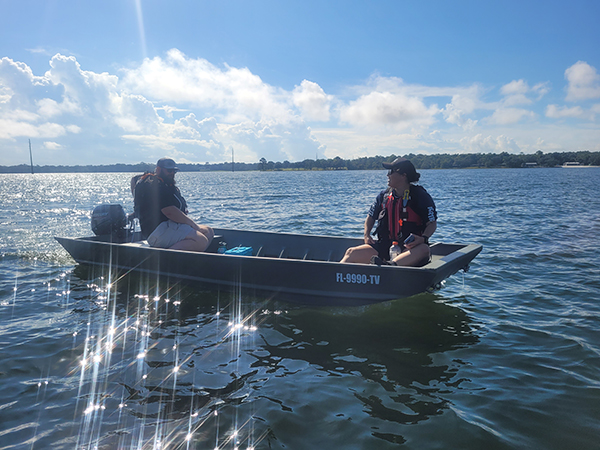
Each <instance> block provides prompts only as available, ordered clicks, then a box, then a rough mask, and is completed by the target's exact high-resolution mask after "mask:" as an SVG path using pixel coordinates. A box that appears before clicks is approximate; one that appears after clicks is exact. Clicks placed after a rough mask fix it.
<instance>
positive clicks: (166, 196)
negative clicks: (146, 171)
mask: <svg viewBox="0 0 600 450" xmlns="http://www.w3.org/2000/svg"><path fill="white" fill-rule="evenodd" d="M167 206H175V207H176V208H178V209H180V210H181V211H183V212H184V213H187V203H186V202H185V199H184V198H183V197H182V196H181V192H180V191H179V188H178V187H177V186H175V185H174V184H166V183H165V182H164V181H163V180H162V179H161V178H159V177H157V176H156V175H154V174H150V175H146V176H144V177H143V178H142V179H141V180H139V181H138V182H137V184H136V185H135V191H134V209H135V214H136V216H137V217H138V219H139V220H140V227H141V229H142V236H143V237H144V238H147V237H148V236H149V235H150V234H152V232H153V231H154V230H155V229H156V227H157V226H159V225H160V224H161V223H162V222H166V221H167V220H169V219H168V217H167V216H165V215H164V214H163V213H162V211H161V210H162V209H163V208H166V207H167Z"/></svg>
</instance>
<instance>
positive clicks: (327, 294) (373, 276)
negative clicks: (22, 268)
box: [56, 228, 482, 306]
mask: <svg viewBox="0 0 600 450" xmlns="http://www.w3.org/2000/svg"><path fill="white" fill-rule="evenodd" d="M56 240H57V241H58V242H59V243H60V244H61V245H62V246H63V247H64V248H65V250H66V251H67V252H68V253H69V254H70V255H71V256H72V257H73V259H74V260H75V261H76V262H77V263H79V264H82V265H94V266H105V267H110V268H111V270H114V269H118V270H122V271H128V272H129V271H134V272H141V273H146V274H151V275H156V276H164V277H169V280H180V281H182V282H191V283H197V284H200V285H204V286H208V287H211V288H216V289H224V290H234V289H241V292H242V293H248V294H252V295H256V296H266V298H273V299H276V300H283V301H289V302H294V303H301V304H305V305H315V306H317V305H323V306H336V305H339V306H342V305H343V306H352V305H368V304H372V303H379V302H385V301H390V300H395V299H399V298H403V297H409V296H412V295H416V294H419V293H422V292H425V291H427V290H429V289H435V288H439V287H440V283H441V282H442V281H444V280H445V279H446V278H448V277H450V276H451V275H453V274H455V273H456V272H458V271H459V270H461V269H462V270H465V271H466V270H467V269H468V268H469V263H470V262H471V261H472V260H473V259H474V258H475V257H476V256H477V255H478V254H479V252H481V249H482V246H481V245H477V244H449V243H434V244H432V245H431V253H432V257H431V261H430V262H429V263H428V264H426V265H424V266H422V267H396V266H376V265H369V264H342V263H340V262H339V260H340V259H341V258H342V257H343V255H344V252H345V251H346V249H347V248H348V247H352V246H356V245H359V244H362V243H363V241H362V239H357V238H347V237H337V236H317V235H306V234H292V233H275V232H266V231H246V230H236V229H225V228H222V229H219V228H216V229H215V239H214V240H213V242H212V243H211V245H210V247H209V248H208V249H207V250H206V251H205V252H202V253H198V252H188V251H182V250H169V249H160V248H152V247H150V246H148V244H147V242H146V241H143V240H142V236H141V235H140V233H139V232H137V231H133V230H129V231H126V232H124V233H118V234H115V233H112V234H104V235H96V236H91V237H79V238H68V237H56ZM220 243H226V244H227V246H228V247H229V248H230V249H231V248H232V247H246V248H247V247H251V248H252V252H251V254H249V255H239V254H227V253H220V252H219V244H220Z"/></svg>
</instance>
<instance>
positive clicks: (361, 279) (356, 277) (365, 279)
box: [335, 272, 380, 284]
mask: <svg viewBox="0 0 600 450" xmlns="http://www.w3.org/2000/svg"><path fill="white" fill-rule="evenodd" d="M379 278H380V276H379V275H366V274H364V273H341V272H337V273H336V274H335V281H336V282H337V283H350V284H379Z"/></svg>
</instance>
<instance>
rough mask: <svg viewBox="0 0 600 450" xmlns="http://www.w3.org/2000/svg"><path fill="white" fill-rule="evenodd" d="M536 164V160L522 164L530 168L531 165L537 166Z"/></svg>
mask: <svg viewBox="0 0 600 450" xmlns="http://www.w3.org/2000/svg"><path fill="white" fill-rule="evenodd" d="M537 165H538V163H536V162H528V163H525V164H523V167H526V168H532V167H537Z"/></svg>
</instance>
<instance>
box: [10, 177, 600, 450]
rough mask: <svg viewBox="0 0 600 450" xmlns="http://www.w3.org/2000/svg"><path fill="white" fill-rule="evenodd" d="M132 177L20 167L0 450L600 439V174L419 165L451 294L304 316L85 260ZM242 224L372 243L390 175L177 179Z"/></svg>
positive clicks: (206, 217) (224, 218)
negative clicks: (460, 253)
mask: <svg viewBox="0 0 600 450" xmlns="http://www.w3.org/2000/svg"><path fill="white" fill-rule="evenodd" d="M131 175H132V174H35V175H28V174H19V175H1V176H0V193H1V194H2V197H1V200H0V201H1V204H2V208H1V211H0V449H47V448H52V449H74V448H80V449H96V448H97V449H117V448H118V449H167V448H168V449H188V448H194V449H214V448H218V449H240V450H241V449H249V448H254V449H293V450H296V449H338V448H339V449H392V448H407V449H481V448H486V449H521V448H522V449H525V448H527V449H529V448H537V449H566V448H569V449H570V448H577V449H596V448H598V446H599V445H600V444H599V438H600V305H599V301H600V256H599V254H600V251H599V250H600V249H599V245H598V243H599V239H598V237H599V236H600V187H599V185H600V183H599V181H600V169H593V168H590V169H577V168H574V169H560V168H557V169H516V170H511V169H505V170H438V171H422V178H421V182H422V184H423V185H424V186H425V187H426V188H427V189H428V191H429V192H430V193H431V195H432V196H433V197H434V199H435V201H436V205H437V207H438V212H439V222H438V231H437V232H436V234H435V235H434V239H432V240H433V241H452V242H461V243H479V244H482V245H483V247H484V249H483V252H482V253H481V254H480V255H479V256H478V257H477V258H476V259H475V261H474V262H473V263H472V265H471V270H470V271H469V272H468V273H467V274H462V273H459V274H457V275H455V276H453V277H452V278H451V279H449V280H448V281H447V282H446V284H445V286H444V287H443V288H442V290H440V291H437V292H435V293H430V294H422V295H418V296H415V297H411V298H408V299H402V300H396V301H393V302H388V303H384V304H378V305H373V306H369V307H355V308H307V307H301V306H294V305H289V304H285V303H279V302H277V300H276V299H260V298H250V297H247V295H246V294H245V293H244V292H243V291H239V290H238V292H235V293H234V294H231V293H224V292H205V291H200V290H198V289H197V288H194V287H190V286H181V285H178V284H175V283H172V284H170V283H168V282H165V281H163V282H161V283H157V280H153V279H150V278H148V277H142V276H136V275H131V276H126V277H124V278H122V279H118V280H116V279H113V278H112V277H113V275H112V274H111V273H109V272H102V271H95V270H89V269H86V268H84V267H80V266H77V265H76V264H75V263H74V262H73V261H72V260H71V258H70V257H69V256H68V254H67V253H66V252H65V251H64V250H63V249H62V248H61V247H60V246H59V245H58V243H56V241H55V240H54V239H53V237H54V236H85V235H90V234H91V231H90V223H89V222H90V215H91V210H92V209H93V207H94V206H95V205H97V204H100V203H105V202H111V203H112V202H118V203H122V204H123V205H124V206H125V207H126V209H127V210H128V211H131V210H132V199H131V194H130V192H129V178H130V177H131ZM178 180H179V185H180V187H181V190H182V192H183V193H184V195H185V196H186V198H187V199H188V200H189V206H190V212H191V215H192V216H193V217H194V218H195V219H197V220H198V221H200V222H203V223H206V224H209V225H212V226H215V227H228V228H244V229H252V230H268V231H286V232H298V233H309V234H328V235H345V236H360V235H361V234H362V223H363V221H364V218H365V215H366V212H367V210H368V207H369V205H370V203H371V201H372V200H373V199H374V197H375V195H376V194H377V193H378V192H379V190H380V189H382V188H384V187H385V185H386V176H385V172H384V171H364V172H362V171H358V172H314V173H313V172H285V173H283V172H265V173H260V172H245V173H242V172H239V173H180V174H179V175H178Z"/></svg>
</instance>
